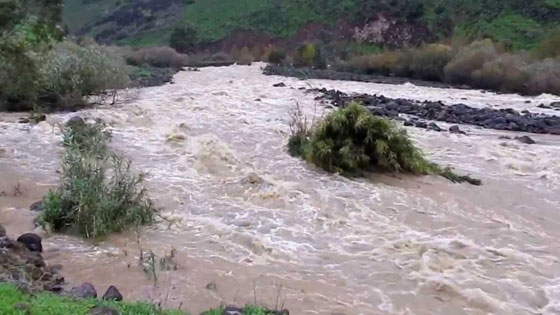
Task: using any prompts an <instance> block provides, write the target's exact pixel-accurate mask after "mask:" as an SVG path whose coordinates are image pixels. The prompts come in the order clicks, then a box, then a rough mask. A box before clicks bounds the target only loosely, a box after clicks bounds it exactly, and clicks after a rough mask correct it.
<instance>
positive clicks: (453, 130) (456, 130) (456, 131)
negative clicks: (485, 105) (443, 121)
mask: <svg viewBox="0 0 560 315" xmlns="http://www.w3.org/2000/svg"><path fill="white" fill-rule="evenodd" d="M449 132H451V133H454V134H461V135H465V134H466V132H464V131H462V130H461V129H460V128H459V126H457V125H453V126H451V127H449Z"/></svg>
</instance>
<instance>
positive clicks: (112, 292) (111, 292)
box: [102, 285, 123, 301]
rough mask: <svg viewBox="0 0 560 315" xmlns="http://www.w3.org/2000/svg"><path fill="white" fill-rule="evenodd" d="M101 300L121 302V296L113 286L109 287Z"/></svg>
mask: <svg viewBox="0 0 560 315" xmlns="http://www.w3.org/2000/svg"><path fill="white" fill-rule="evenodd" d="M102 299H103V300H114V301H122V300H123V296H122V294H121V293H120V292H119V290H118V289H117V288H116V287H115V286H113V285H112V286H110V287H109V288H108V289H107V291H105V294H103V297H102Z"/></svg>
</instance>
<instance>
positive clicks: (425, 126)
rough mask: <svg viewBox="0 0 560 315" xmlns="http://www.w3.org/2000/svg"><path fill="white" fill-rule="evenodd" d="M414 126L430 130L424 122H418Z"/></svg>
mask: <svg viewBox="0 0 560 315" xmlns="http://www.w3.org/2000/svg"><path fill="white" fill-rule="evenodd" d="M414 126H416V127H417V128H422V129H426V128H428V124H426V123H425V122H423V121H418V122H416V124H415V125H414Z"/></svg>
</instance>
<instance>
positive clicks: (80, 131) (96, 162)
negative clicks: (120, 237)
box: [41, 123, 154, 238]
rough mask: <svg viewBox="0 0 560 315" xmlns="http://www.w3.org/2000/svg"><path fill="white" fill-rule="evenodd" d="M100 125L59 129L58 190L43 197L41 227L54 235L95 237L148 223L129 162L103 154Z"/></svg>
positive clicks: (149, 207) (148, 211)
mask: <svg viewBox="0 0 560 315" xmlns="http://www.w3.org/2000/svg"><path fill="white" fill-rule="evenodd" d="M108 139H109V134H108V132H107V131H106V130H105V127H104V125H103V124H101V123H96V124H93V125H90V124H85V123H74V124H71V125H69V126H68V127H67V128H66V129H65V130H64V146H65V153H64V157H63V160H62V171H61V179H60V180H61V182H60V186H59V187H58V188H57V189H56V190H53V191H51V192H49V194H48V195H47V196H46V198H45V200H44V202H45V210H44V211H43V213H42V214H41V222H42V224H43V225H44V226H47V227H49V228H51V229H53V230H55V231H70V232H74V233H77V234H80V235H82V236H84V237H87V238H90V237H100V236H104V235H106V234H108V233H111V232H119V231H122V230H123V229H125V228H127V227H129V226H131V225H142V224H148V223H151V222H152V219H153V212H154V207H153V204H152V202H151V200H150V199H149V198H148V197H147V195H146V191H145V189H144V188H143V187H142V182H143V175H134V174H132V172H131V170H130V161H129V160H127V159H124V158H122V157H120V156H118V155H116V154H113V153H111V151H110V150H109V149H108V146H107V141H108Z"/></svg>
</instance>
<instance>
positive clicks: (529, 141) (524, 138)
mask: <svg viewBox="0 0 560 315" xmlns="http://www.w3.org/2000/svg"><path fill="white" fill-rule="evenodd" d="M515 140H517V141H519V142H521V143H525V144H535V143H536V142H535V140H533V139H532V138H531V137H529V136H522V137H516V138H515Z"/></svg>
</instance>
